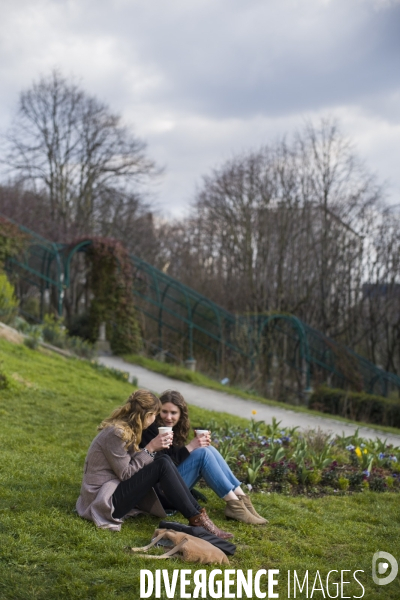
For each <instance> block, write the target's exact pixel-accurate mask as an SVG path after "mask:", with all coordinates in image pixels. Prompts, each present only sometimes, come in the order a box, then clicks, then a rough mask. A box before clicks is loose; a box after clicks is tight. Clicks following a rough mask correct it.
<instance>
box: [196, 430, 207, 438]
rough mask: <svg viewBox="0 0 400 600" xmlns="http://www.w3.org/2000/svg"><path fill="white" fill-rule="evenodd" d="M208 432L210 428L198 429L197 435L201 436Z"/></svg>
mask: <svg viewBox="0 0 400 600" xmlns="http://www.w3.org/2000/svg"><path fill="white" fill-rule="evenodd" d="M207 433H208V429H196V436H197V437H201V436H202V435H206V434H207Z"/></svg>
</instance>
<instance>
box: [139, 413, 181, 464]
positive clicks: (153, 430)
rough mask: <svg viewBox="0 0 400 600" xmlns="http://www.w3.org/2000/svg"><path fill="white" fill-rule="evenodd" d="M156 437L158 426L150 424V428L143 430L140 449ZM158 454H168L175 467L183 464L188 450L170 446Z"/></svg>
mask: <svg viewBox="0 0 400 600" xmlns="http://www.w3.org/2000/svg"><path fill="white" fill-rule="evenodd" d="M157 435H158V425H157V424H156V422H154V423H152V424H151V425H150V427H147V429H144V430H143V433H142V441H141V442H140V444H139V446H140V448H144V447H145V446H147V444H148V443H149V442H151V440H152V439H154V438H155V437H156V436H157ZM158 454H168V456H170V457H171V459H172V461H173V462H174V463H175V465H176V466H178V465H180V464H181V463H183V461H184V460H186V459H187V457H188V456H189V455H190V452H189V450H188V449H187V448H186V446H173V445H172V446H171V447H170V448H166V449H165V450H160V451H159V452H158Z"/></svg>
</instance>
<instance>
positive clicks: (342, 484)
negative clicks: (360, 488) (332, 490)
mask: <svg viewBox="0 0 400 600" xmlns="http://www.w3.org/2000/svg"><path fill="white" fill-rule="evenodd" d="M349 485H350V481H349V480H348V479H347V477H339V479H338V488H339V490H342V491H343V492H345V491H346V490H348V489H349Z"/></svg>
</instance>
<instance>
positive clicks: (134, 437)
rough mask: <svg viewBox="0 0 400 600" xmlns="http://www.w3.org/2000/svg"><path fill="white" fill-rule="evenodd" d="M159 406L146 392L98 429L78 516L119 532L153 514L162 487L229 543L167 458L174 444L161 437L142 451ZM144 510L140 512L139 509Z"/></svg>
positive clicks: (198, 522)
mask: <svg viewBox="0 0 400 600" xmlns="http://www.w3.org/2000/svg"><path fill="white" fill-rule="evenodd" d="M160 406H161V403H160V400H159V399H158V398H157V397H156V396H155V395H154V394H152V393H150V392H148V391H147V390H137V391H136V392H135V393H134V394H132V395H131V396H130V397H129V398H128V400H127V402H126V403H125V404H124V405H123V406H121V407H119V408H117V409H116V410H114V412H113V413H111V415H110V416H109V417H108V418H107V419H105V420H104V421H103V422H102V423H101V424H100V426H99V428H98V429H99V430H100V431H99V433H98V435H97V436H96V437H95V439H94V440H93V442H92V443H91V445H90V448H89V451H88V453H87V456H86V460H85V467H84V475H83V481H82V487H81V493H80V496H79V498H78V501H77V503H76V509H77V512H78V514H79V515H80V516H81V517H83V518H85V519H88V520H90V521H93V522H94V523H95V524H96V525H97V526H98V527H102V528H105V529H114V530H117V531H119V530H120V528H121V524H122V522H123V519H124V517H126V516H128V515H129V516H133V515H134V514H137V513H138V512H141V511H142V512H143V509H144V510H145V511H148V512H152V506H154V503H155V502H156V501H157V497H156V495H155V492H154V489H153V488H154V487H155V486H156V485H157V484H158V486H159V488H160V489H161V490H162V492H163V494H164V496H165V497H166V498H167V499H168V501H169V502H170V503H171V504H173V506H175V507H176V508H177V510H179V511H180V512H181V513H182V514H183V516H184V517H186V518H187V519H188V520H189V524H190V525H195V526H199V527H204V528H205V529H207V530H208V531H210V532H211V533H213V534H214V535H217V536H218V537H221V538H224V539H227V538H231V537H233V536H232V534H230V533H227V532H225V531H222V530H220V529H218V527H217V526H216V525H215V524H214V523H213V522H212V521H211V519H210V518H209V517H208V515H207V513H206V511H205V510H204V508H201V507H200V505H199V504H198V503H197V502H196V500H195V499H194V498H193V496H192V494H191V493H190V491H189V489H188V488H187V486H186V484H185V482H184V481H183V479H182V477H181V476H180V475H179V473H178V471H177V469H176V467H175V465H174V464H173V462H172V460H171V458H170V457H169V456H167V455H165V454H163V453H160V452H161V451H162V450H165V449H166V448H167V447H168V445H169V443H170V440H169V438H168V436H167V437H165V436H164V437H163V436H160V435H157V436H156V437H154V438H153V439H152V440H151V441H150V442H149V443H148V444H146V446H145V447H144V448H143V449H139V444H140V442H141V439H142V433H143V430H145V429H146V428H147V427H149V426H150V425H151V424H152V423H153V422H154V420H155V418H156V416H157V415H158V413H159V411H160ZM139 504H140V510H139V509H138V505H139Z"/></svg>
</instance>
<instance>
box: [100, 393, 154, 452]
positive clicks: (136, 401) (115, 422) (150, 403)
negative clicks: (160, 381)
mask: <svg viewBox="0 0 400 600" xmlns="http://www.w3.org/2000/svg"><path fill="white" fill-rule="evenodd" d="M160 408H161V402H160V400H159V399H158V398H157V396H155V395H154V394H152V393H151V392H149V391H148V390H136V392H134V393H133V394H132V395H131V396H129V398H128V400H127V401H126V402H125V404H124V405H123V406H119V407H118V408H116V409H115V410H114V411H113V412H112V413H111V415H110V416H109V417H108V418H107V419H104V421H102V422H101V423H100V425H99V426H98V428H97V429H98V430H101V429H104V428H105V427H117V428H118V429H120V430H121V431H122V439H123V440H124V442H125V447H126V449H127V450H129V449H132V448H133V450H135V452H138V451H139V444H140V442H141V439H142V432H143V425H144V423H145V421H146V417H147V416H149V415H155V416H157V415H158V413H159V412H160Z"/></svg>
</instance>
